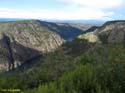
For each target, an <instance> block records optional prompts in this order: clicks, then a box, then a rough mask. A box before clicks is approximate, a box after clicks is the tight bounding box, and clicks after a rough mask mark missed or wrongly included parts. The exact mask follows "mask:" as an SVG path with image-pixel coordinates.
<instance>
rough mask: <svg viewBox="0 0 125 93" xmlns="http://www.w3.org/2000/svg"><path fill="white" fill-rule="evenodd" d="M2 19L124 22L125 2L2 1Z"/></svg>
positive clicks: (0, 13)
mask: <svg viewBox="0 0 125 93" xmlns="http://www.w3.org/2000/svg"><path fill="white" fill-rule="evenodd" d="M0 18H27V19H28V18H29V19H44V20H46V19H47V20H124V19H125V0H0Z"/></svg>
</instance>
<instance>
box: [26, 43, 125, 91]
mask: <svg viewBox="0 0 125 93" xmlns="http://www.w3.org/2000/svg"><path fill="white" fill-rule="evenodd" d="M124 60H125V48H124V45H123V44H109V45H96V46H95V47H94V48H93V49H90V50H89V51H87V52H86V53H85V54H83V55H81V56H79V57H77V58H75V60H74V61H75V62H74V63H76V68H75V69H74V70H73V71H70V72H68V73H65V74H64V75H63V76H62V77H61V78H60V79H59V80H57V81H54V82H52V83H46V84H44V85H40V86H39V88H38V89H34V90H29V91H26V92H25V93H32V91H34V93H124V91H125V75H124V73H125V62H124Z"/></svg>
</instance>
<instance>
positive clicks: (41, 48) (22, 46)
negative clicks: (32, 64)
mask: <svg viewBox="0 0 125 93" xmlns="http://www.w3.org/2000/svg"><path fill="white" fill-rule="evenodd" d="M63 42H64V39H62V38H61V37H60V36H59V35H58V34H57V33H55V32H53V31H51V30H50V29H48V28H47V27H45V26H43V25H41V22H39V21H33V20H30V21H18V22H4V23H0V69H3V68H4V69H13V68H14V67H16V66H18V65H21V64H22V63H24V62H26V61H27V60H30V59H33V58H35V57H37V56H39V55H42V54H43V53H47V52H50V51H53V50H55V49H56V48H58V46H60V45H61V44H62V43H63Z"/></svg>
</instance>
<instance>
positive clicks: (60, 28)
mask: <svg viewBox="0 0 125 93" xmlns="http://www.w3.org/2000/svg"><path fill="white" fill-rule="evenodd" d="M40 23H41V26H44V27H46V28H48V29H49V30H51V31H53V32H56V33H57V34H59V35H60V36H61V37H62V38H63V39H64V40H66V41H70V40H73V39H74V38H76V37H77V36H78V35H80V34H82V33H83V32H84V30H83V29H79V28H78V27H74V26H71V25H70V24H68V23H51V22H43V21H40Z"/></svg>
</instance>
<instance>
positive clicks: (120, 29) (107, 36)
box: [79, 21, 125, 43]
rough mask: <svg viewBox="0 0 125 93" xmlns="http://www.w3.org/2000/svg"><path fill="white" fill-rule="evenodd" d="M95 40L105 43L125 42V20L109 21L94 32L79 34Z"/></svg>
mask: <svg viewBox="0 0 125 93" xmlns="http://www.w3.org/2000/svg"><path fill="white" fill-rule="evenodd" d="M79 37H80V38H84V39H87V40H89V41H94V42H103V43H124V42H125V21H109V22H106V23H105V24H104V25H103V26H101V27H98V28H97V29H96V30H94V31H93V32H90V33H87V34H84V35H81V36H79Z"/></svg>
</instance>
